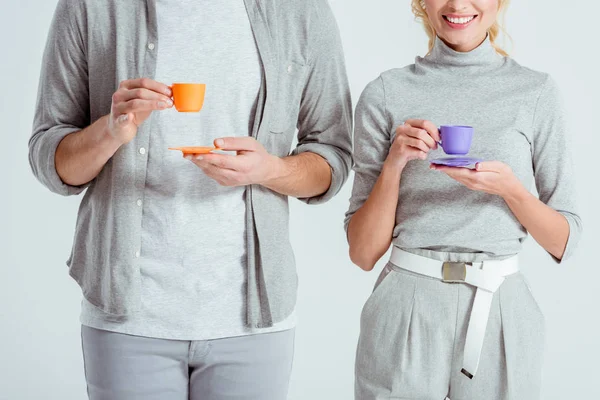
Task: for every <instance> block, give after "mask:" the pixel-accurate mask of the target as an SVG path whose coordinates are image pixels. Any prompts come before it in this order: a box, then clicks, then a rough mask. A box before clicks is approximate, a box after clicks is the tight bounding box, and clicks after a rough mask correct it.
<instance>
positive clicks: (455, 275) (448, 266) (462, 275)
mask: <svg viewBox="0 0 600 400" xmlns="http://www.w3.org/2000/svg"><path fill="white" fill-rule="evenodd" d="M442 275H443V279H442V281H443V282H446V283H464V282H465V279H466V278H467V263H464V262H445V263H444V264H442Z"/></svg>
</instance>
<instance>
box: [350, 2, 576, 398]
mask: <svg viewBox="0 0 600 400" xmlns="http://www.w3.org/2000/svg"><path fill="white" fill-rule="evenodd" d="M507 3H508V2H507V1H506V0H421V1H419V0H413V1H412V9H413V12H414V13H415V15H416V16H417V18H418V19H420V20H421V21H422V22H423V24H424V26H425V29H426V32H427V34H428V35H429V38H430V46H429V47H430V49H429V53H428V54H427V55H426V56H425V57H417V58H416V60H415V63H414V64H412V65H409V66H407V67H405V68H401V69H393V70H390V71H387V72H384V73H383V74H381V75H380V76H379V77H378V78H377V79H376V80H374V81H372V82H371V83H370V84H369V85H368V86H367V88H366V89H365V90H364V92H363V94H362V96H361V98H360V100H359V103H358V105H357V108H356V127H355V133H354V137H355V149H354V156H355V166H354V171H355V181H354V186H353V191H352V198H351V200H350V208H349V210H348V213H347V216H346V229H347V233H348V240H349V244H350V257H351V259H352V261H353V262H354V263H355V264H356V265H358V266H359V267H361V268H362V269H364V270H366V271H370V270H372V269H373V267H374V265H375V264H376V262H377V261H378V260H379V259H380V258H381V257H382V256H383V255H384V254H385V253H386V251H387V250H388V248H389V247H390V244H391V245H392V253H391V259H390V260H389V263H388V264H387V265H386V267H385V268H384V270H383V271H382V273H381V275H380V277H379V279H378V281H377V283H376V286H375V287H376V289H375V290H374V291H373V293H372V295H371V296H370V298H369V299H368V300H367V302H366V304H365V306H364V308H363V311H362V315H361V334H360V339H359V343H358V350H357V358H356V384H355V393H356V399H357V400H371V399H378V400H379V399H420V400H425V399H427V400H429V399H435V400H442V399H444V398H445V397H446V396H447V397H449V398H451V399H452V400H466V399H473V400H481V399H486V400H490V399H519V400H534V399H538V398H539V395H540V394H539V393H540V383H541V368H542V353H543V347H544V317H543V315H542V313H541V311H540V308H539V307H538V305H537V303H536V301H535V300H534V298H533V296H532V294H531V291H530V290H529V287H528V286H527V283H526V282H525V280H524V278H523V276H522V275H521V274H520V273H519V262H518V253H519V252H520V250H521V247H522V243H523V241H524V240H525V239H526V237H527V236H528V234H531V236H533V238H534V239H535V240H536V241H537V242H538V243H539V244H540V245H541V246H542V247H543V248H544V249H545V250H546V251H547V252H548V253H549V254H550V255H551V256H552V257H553V258H554V260H555V261H556V262H561V261H563V260H565V259H567V258H568V257H569V256H570V255H571V254H572V253H573V251H574V249H575V246H576V244H577V242H578V240H579V237H580V234H581V230H582V226H581V220H580V218H579V216H578V215H577V213H576V210H575V209H576V206H575V198H574V183H573V180H572V178H573V174H574V169H573V165H572V161H571V155H570V151H569V139H570V138H569V136H568V134H567V132H566V130H567V126H566V124H565V120H564V114H563V111H562V108H561V104H560V97H559V94H558V90H557V87H556V84H555V83H554V81H553V80H552V79H551V78H550V77H549V76H548V75H547V74H544V73H540V72H536V71H533V70H531V69H528V68H525V67H523V66H521V65H519V64H518V63H517V62H516V61H514V60H513V59H511V58H510V57H508V55H507V54H506V52H505V51H504V50H502V49H501V48H500V47H499V46H498V44H497V43H496V40H497V37H498V34H499V32H500V31H501V27H500V25H499V23H498V21H499V20H500V19H501V16H502V15H503V12H504V11H505V9H506V6H507ZM438 127H440V128H438ZM446 153H447V154H446ZM533 184H535V186H536V188H537V191H538V194H539V196H538V197H536V196H534V195H533V194H531V193H530V191H529V189H530V188H531V187H532V186H533Z"/></svg>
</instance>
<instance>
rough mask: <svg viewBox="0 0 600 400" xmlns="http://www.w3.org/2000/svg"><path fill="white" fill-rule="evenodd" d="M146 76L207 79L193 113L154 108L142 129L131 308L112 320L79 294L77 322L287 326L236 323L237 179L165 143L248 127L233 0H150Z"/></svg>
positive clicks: (241, 248) (165, 328)
mask: <svg viewBox="0 0 600 400" xmlns="http://www.w3.org/2000/svg"><path fill="white" fill-rule="evenodd" d="M156 5H157V17H158V34H159V38H160V41H161V46H160V48H159V50H158V55H157V57H158V58H157V70H156V80H158V81H160V82H164V83H166V84H171V83H175V82H197V83H205V84H206V85H207V89H206V97H205V103H204V107H203V109H202V111H201V112H200V113H178V112H177V111H176V110H175V109H172V110H167V111H163V112H158V113H156V120H155V123H154V124H153V126H152V132H151V133H150V146H149V148H148V149H147V150H148V168H147V175H146V186H145V190H144V196H143V198H140V199H138V200H137V201H138V205H139V206H140V207H143V217H142V218H143V219H142V246H141V251H140V270H141V278H142V279H141V290H142V303H141V309H140V310H139V312H137V313H136V314H134V315H132V316H131V317H129V318H115V317H114V316H110V315H108V314H105V313H103V312H102V311H100V310H98V309H97V308H95V307H94V306H93V305H91V304H90V303H89V302H87V301H84V303H83V310H82V315H81V321H82V323H83V324H84V325H88V326H92V327H95V328H98V329H105V330H111V331H117V332H121V333H127V334H133V335H140V336H148V337H156V338H166V339H180V340H208V339H216V338H223V337H232V336H240V335H246V334H252V333H259V332H260V333H264V332H271V331H277V330H284V329H289V328H291V327H293V326H294V324H295V316H294V315H292V316H291V317H290V318H288V319H286V320H285V321H283V322H281V323H279V324H276V325H275V326H274V327H272V328H268V329H260V330H259V329H251V328H249V327H247V326H246V324H245V323H244V322H245V310H246V304H245V298H246V295H245V290H246V279H247V274H246V267H247V262H246V257H247V254H246V248H247V246H246V206H245V195H246V189H245V188H244V187H235V188H230V187H222V186H220V185H219V184H218V183H217V182H215V181H214V180H212V179H211V178H209V177H207V176H206V175H204V173H203V172H202V170H201V169H199V168H198V167H197V166H195V165H194V164H193V163H191V162H190V161H187V160H185V159H183V158H182V156H181V153H180V152H175V151H169V150H168V147H174V146H205V145H206V146H209V145H212V143H213V140H214V139H216V138H219V137H223V136H248V135H250V134H251V130H252V125H253V123H254V115H255V113H256V106H257V101H258V93H259V89H260V85H261V82H262V76H261V74H262V69H261V65H260V59H259V55H258V51H257V48H256V44H255V42H254V37H253V34H252V30H251V27H250V22H249V20H248V16H247V13H246V9H245V6H244V2H243V1H241V0H226V1H216V0H212V1H202V2H198V1H194V0H176V1H173V0H158V1H157V3H156Z"/></svg>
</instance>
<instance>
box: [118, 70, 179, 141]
mask: <svg viewBox="0 0 600 400" xmlns="http://www.w3.org/2000/svg"><path fill="white" fill-rule="evenodd" d="M171 96H172V91H171V88H170V87H169V86H167V85H165V84H164V83H160V82H156V81H153V80H152V79H148V78H141V79H132V80H127V81H123V82H121V84H120V85H119V89H118V90H117V91H116V92H115V94H113V97H112V106H111V111H110V115H109V116H108V132H109V134H110V136H111V137H112V138H114V139H115V140H117V141H118V142H119V144H126V143H129V142H130V141H131V140H133V138H134V137H135V135H136V134H137V130H138V127H139V126H140V125H141V124H142V123H143V122H144V121H145V120H146V119H148V117H149V116H150V114H151V113H152V111H156V110H165V109H167V108H171V107H173V100H171Z"/></svg>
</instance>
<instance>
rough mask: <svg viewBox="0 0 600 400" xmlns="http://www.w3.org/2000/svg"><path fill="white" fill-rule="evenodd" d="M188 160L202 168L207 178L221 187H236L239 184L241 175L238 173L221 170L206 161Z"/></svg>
mask: <svg viewBox="0 0 600 400" xmlns="http://www.w3.org/2000/svg"><path fill="white" fill-rule="evenodd" d="M186 158H187V157H186ZM188 159H190V160H191V161H192V162H193V163H194V164H196V165H197V166H198V167H200V169H202V171H203V172H204V174H206V176H208V177H209V178H211V179H213V180H215V181H217V182H218V183H219V184H220V185H223V186H234V185H238V184H239V173H238V172H236V171H233V170H230V169H225V168H219V167H217V166H216V165H213V164H210V163H208V162H206V161H205V160H204V159H201V160H198V159H196V158H194V157H190V158H188Z"/></svg>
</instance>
